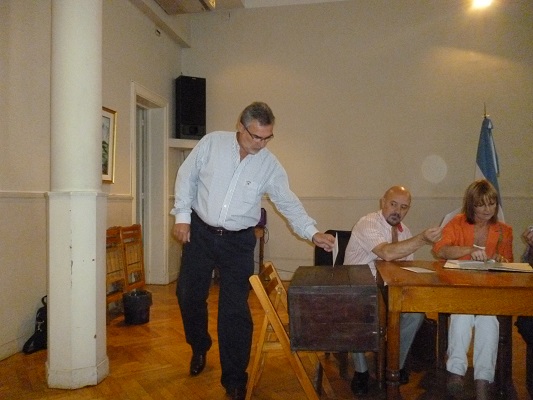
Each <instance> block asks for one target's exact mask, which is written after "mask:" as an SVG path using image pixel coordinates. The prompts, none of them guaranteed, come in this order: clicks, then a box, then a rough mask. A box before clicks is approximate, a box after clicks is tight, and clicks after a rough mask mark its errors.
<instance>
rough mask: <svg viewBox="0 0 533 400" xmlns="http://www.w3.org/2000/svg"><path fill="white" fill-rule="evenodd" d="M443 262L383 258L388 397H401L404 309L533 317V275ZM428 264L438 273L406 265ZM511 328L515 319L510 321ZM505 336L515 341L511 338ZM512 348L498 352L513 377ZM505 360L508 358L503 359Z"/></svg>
mask: <svg viewBox="0 0 533 400" xmlns="http://www.w3.org/2000/svg"><path fill="white" fill-rule="evenodd" d="M443 265H444V262H442V261H389V262H387V261H378V262H376V267H377V271H378V273H377V283H378V286H379V288H380V293H381V296H380V301H382V302H383V304H382V305H384V306H385V307H386V308H387V373H386V378H387V399H389V400H390V399H400V398H401V397H400V386H399V376H400V375H399V362H400V357H399V349H400V313H401V312H428V313H431V312H434V313H452V314H486V315H508V316H512V315H533V302H531V301H529V300H528V301H525V299H531V298H532V296H533V274H530V273H511V272H481V271H457V270H449V269H444V268H443ZM410 266H411V267H414V266H416V267H423V268H426V269H430V270H433V271H435V272H434V273H424V274H422V273H415V272H411V271H407V270H405V269H402V268H401V267H410ZM507 323H508V325H509V327H508V330H509V332H510V328H511V327H510V318H508V319H507ZM500 340H501V339H500ZM504 340H509V344H510V340H511V339H510V337H509V338H507V339H504ZM510 357H511V352H510V351H509V352H507V354H499V355H498V364H499V365H500V366H502V365H503V366H505V371H504V372H505V374H506V375H509V376H507V378H504V379H505V381H504V383H505V384H507V383H508V382H509V380H510V379H511V376H510V375H511V374H512V370H511V362H510ZM502 358H504V359H502Z"/></svg>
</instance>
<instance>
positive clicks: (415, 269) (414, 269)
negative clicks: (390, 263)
mask: <svg viewBox="0 0 533 400" xmlns="http://www.w3.org/2000/svg"><path fill="white" fill-rule="evenodd" d="M401 268H402V269H405V270H407V271H411V272H416V273H417V274H432V273H434V272H435V271H433V270H431V269H427V268H422V267H401Z"/></svg>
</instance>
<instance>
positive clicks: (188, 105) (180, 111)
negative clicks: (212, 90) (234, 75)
mask: <svg viewBox="0 0 533 400" xmlns="http://www.w3.org/2000/svg"><path fill="white" fill-rule="evenodd" d="M204 135H205V78H196V77H194V76H184V75H181V76H179V77H178V78H177V79H176V137H177V138H179V139H201V138H202V137H203V136H204Z"/></svg>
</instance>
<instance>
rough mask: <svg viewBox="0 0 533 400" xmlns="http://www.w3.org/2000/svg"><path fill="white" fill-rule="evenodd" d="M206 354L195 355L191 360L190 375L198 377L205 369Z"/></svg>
mask: <svg viewBox="0 0 533 400" xmlns="http://www.w3.org/2000/svg"><path fill="white" fill-rule="evenodd" d="M205 361H206V353H193V354H192V358H191V367H190V368H189V373H190V374H191V376H196V375H198V374H199V373H200V372H202V371H203V370H204V368H205Z"/></svg>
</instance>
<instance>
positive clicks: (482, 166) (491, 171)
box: [475, 117, 504, 222]
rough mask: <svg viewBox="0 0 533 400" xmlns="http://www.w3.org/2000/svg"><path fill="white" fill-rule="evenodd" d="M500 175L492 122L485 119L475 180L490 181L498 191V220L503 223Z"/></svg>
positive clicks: (480, 135) (478, 148) (482, 125)
mask: <svg viewBox="0 0 533 400" xmlns="http://www.w3.org/2000/svg"><path fill="white" fill-rule="evenodd" d="M499 174H500V166H499V164H498V154H497V153H496V146H495V145H494V139H493V137H492V121H491V120H490V119H489V118H487V117H484V118H483V123H482V124H481V133H480V134H479V143H478V146H477V156H476V174H475V179H476V180H477V179H486V180H488V181H489V182H490V183H492V185H493V186H494V187H495V188H496V190H497V191H498V203H499V204H500V208H499V210H498V219H499V220H500V221H502V222H503V220H504V219H503V211H502V198H501V194H500V187H499V185H498V175H499Z"/></svg>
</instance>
